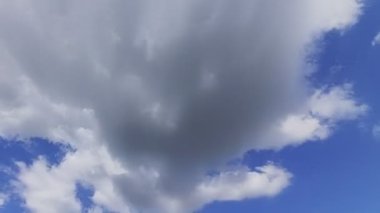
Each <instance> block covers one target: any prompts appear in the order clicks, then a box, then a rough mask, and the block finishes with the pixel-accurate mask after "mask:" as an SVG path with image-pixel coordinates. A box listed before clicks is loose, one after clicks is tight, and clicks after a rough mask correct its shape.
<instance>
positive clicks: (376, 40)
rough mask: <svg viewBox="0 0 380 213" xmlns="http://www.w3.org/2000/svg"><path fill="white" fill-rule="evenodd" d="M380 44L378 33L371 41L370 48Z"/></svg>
mask: <svg viewBox="0 0 380 213" xmlns="http://www.w3.org/2000/svg"><path fill="white" fill-rule="evenodd" d="M378 44H380V33H378V34H377V35H376V36H375V37H374V38H373V40H372V46H376V45H378Z"/></svg>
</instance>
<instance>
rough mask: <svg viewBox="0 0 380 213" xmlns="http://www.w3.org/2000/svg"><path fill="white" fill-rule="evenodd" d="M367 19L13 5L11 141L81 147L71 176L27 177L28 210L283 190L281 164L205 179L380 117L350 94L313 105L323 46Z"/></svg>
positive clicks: (232, 6) (289, 12)
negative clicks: (85, 201) (313, 72)
mask: <svg viewBox="0 0 380 213" xmlns="http://www.w3.org/2000/svg"><path fill="white" fill-rule="evenodd" d="M360 12H361V2H360V1H356V0H335V1H333V2H331V1H329V0H310V1H299V0H290V1H287V2H286V3H285V2H283V1H277V0H236V1H216V0H210V1H203V0H194V1H186V0H179V1H171V0H157V1H151V0H140V1H136V2H135V1H118V0H107V1H106V0H94V1H91V2H89V1H74V0H68V1H59V0H41V1H27V0H15V1H1V0H0V23H1V24H2V26H3V27H2V28H1V29H0V47H1V48H0V120H1V122H0V135H2V136H4V137H13V136H15V135H18V137H20V138H28V137H31V136H40V137H47V138H50V139H52V140H57V141H60V142H65V143H70V144H71V145H72V146H73V147H74V148H76V149H77V150H78V151H77V152H76V153H75V154H70V155H69V156H68V157H67V158H66V159H65V160H64V161H63V162H62V163H61V164H60V165H59V166H57V167H53V168H49V167H48V166H47V165H46V163H44V161H43V160H42V159H41V160H38V161H36V162H35V163H34V164H33V166H31V167H25V166H21V168H22V169H21V173H20V175H19V182H20V184H21V185H20V186H22V187H21V188H20V190H21V191H20V193H21V194H22V195H23V197H24V198H25V200H26V205H27V207H29V208H30V209H31V210H33V211H36V212H52V211H53V212H54V211H59V210H65V212H68V211H73V212H75V211H78V209H79V208H80V203H79V201H78V200H76V199H75V184H74V183H75V182H76V181H78V180H81V181H85V182H88V183H89V184H92V185H93V186H94V187H95V194H94V196H93V200H94V202H95V203H96V204H97V206H99V207H101V206H105V207H107V208H110V209H111V210H120V209H123V211H126V210H125V209H129V208H130V209H134V208H137V209H139V208H144V207H145V208H155V209H158V210H157V211H160V210H161V211H162V212H165V210H167V211H166V212H168V211H173V212H183V211H185V210H184V209H181V208H185V207H186V208H187V209H192V208H199V207H200V206H201V205H202V204H204V203H207V202H211V201H212V200H238V199H244V198H249V197H258V196H269V195H271V196H272V195H275V194H278V193H280V192H281V190H282V189H283V188H284V187H286V186H287V185H288V183H289V178H290V174H289V173H288V172H286V171H285V170H284V169H282V168H278V167H275V166H273V165H268V166H264V167H262V168H259V171H241V170H238V171H233V172H232V173H222V174H221V175H220V176H217V177H214V179H211V180H209V182H207V181H206V182H203V181H200V180H204V173H205V172H206V171H208V170H209V169H210V168H214V167H217V166H220V165H221V164H223V163H224V162H225V161H227V160H228V159H230V158H232V157H236V156H237V155H239V154H241V153H242V152H244V151H247V150H248V149H252V148H260V147H264V148H281V147H284V146H287V145H291V144H294V143H297V144H300V143H302V142H304V141H305V140H315V139H323V138H325V137H327V136H328V134H329V133H330V131H331V129H330V128H331V126H333V125H335V124H336V122H338V121H341V120H347V119H355V118H357V117H358V116H359V115H361V114H362V113H364V112H365V111H366V107H365V106H364V105H360V104H358V103H357V102H355V101H354V98H353V97H352V93H350V92H347V91H350V90H349V89H347V88H345V87H334V88H332V89H330V90H328V91H327V92H326V91H325V90H318V91H317V92H316V93H315V94H314V96H312V98H311V99H310V100H308V99H307V95H306V94H307V91H308V89H309V88H307V87H306V86H305V85H307V84H306V83H305V81H306V80H305V78H304V76H305V75H307V74H308V73H309V72H308V70H305V68H307V67H308V66H309V65H308V64H307V62H306V60H305V59H306V58H307V57H308V56H309V54H312V53H313V48H311V46H313V45H315V44H314V41H315V40H316V39H318V38H320V36H321V35H322V34H323V33H325V32H327V31H330V30H345V29H346V28H347V27H349V26H351V25H352V24H354V23H355V22H356V21H357V18H358V16H359V15H360ZM300 17H302V18H300ZM289 26H292V27H291V29H289ZM304 105H306V107H305V108H306V109H303V110H301V112H300V113H298V111H297V110H298V109H299V107H298V106H304ZM295 111H296V113H294V112H295ZM278 121H283V123H281V122H278ZM278 123H280V125H277V124H278ZM267 129H269V130H270V131H269V133H268V132H267ZM273 129H275V130H273ZM294 130H297V132H295V131H294ZM273 131H275V133H276V134H274V135H275V136H276V140H259V139H262V138H264V139H265V138H268V134H269V135H272V133H273ZM264 133H268V134H264ZM281 134H282V135H286V137H285V138H287V139H288V140H284V139H282V140H277V139H278V138H277V137H278V136H279V135H281ZM251 135H255V137H253V140H252V138H250V140H246V138H247V136H251ZM103 146H105V147H103ZM115 164H116V165H118V166H115ZM119 167H120V168H119ZM121 171H122V172H121ZM235 178H237V180H239V182H234V181H233V180H235ZM239 178H241V179H239ZM40 179H41V180H44V182H46V184H45V183H44V182H41V181H39V180H40ZM251 184H252V185H251ZM46 186H48V187H46ZM232 186H235V187H237V189H239V190H235V189H233V188H232ZM136 187H137V188H136ZM126 189H128V190H126ZM132 189H135V190H132ZM224 189H225V190H228V191H230V192H231V193H232V194H229V195H226V194H224V193H222V190H224ZM52 190H55V191H54V193H53V192H52ZM197 190H198V191H197ZM147 192H149V193H147ZM150 192H152V193H150ZM52 193H53V194H54V195H53V196H50V195H51V194H52ZM188 194H191V195H192V196H194V197H192V198H191V197H188V196H187V195H188ZM60 206H65V207H66V208H60ZM58 207H59V208H58ZM178 208H179V209H178ZM93 210H94V211H99V208H97V207H95V208H94V209H93ZM174 210H175V211H174Z"/></svg>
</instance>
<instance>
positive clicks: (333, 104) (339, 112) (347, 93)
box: [309, 84, 368, 120]
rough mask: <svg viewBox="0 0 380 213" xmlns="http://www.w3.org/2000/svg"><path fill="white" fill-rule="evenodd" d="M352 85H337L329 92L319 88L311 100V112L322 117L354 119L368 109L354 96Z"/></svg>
mask: <svg viewBox="0 0 380 213" xmlns="http://www.w3.org/2000/svg"><path fill="white" fill-rule="evenodd" d="M353 97H354V96H353V91H352V85H350V84H345V85H343V86H335V87H332V88H330V89H329V91H328V92H324V91H323V90H317V91H316V92H315V93H314V95H313V96H312V97H311V98H310V100H309V108H310V113H311V114H313V115H315V116H317V117H320V118H322V119H330V120H352V119H356V118H357V117H358V116H361V115H363V114H364V113H365V112H367V110H368V106H367V105H365V104H359V103H358V102H357V101H356V100H355V99H354V98H353Z"/></svg>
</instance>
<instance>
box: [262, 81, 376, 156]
mask: <svg viewBox="0 0 380 213" xmlns="http://www.w3.org/2000/svg"><path fill="white" fill-rule="evenodd" d="M368 108H369V107H368V106H367V105H366V104H362V103H360V102H358V101H357V100H356V99H355V97H354V94H353V90H352V85H350V84H344V85H341V86H333V87H330V88H325V89H316V90H315V91H314V92H313V94H312V95H311V96H310V97H309V99H308V101H306V102H305V105H304V106H303V107H301V110H300V111H299V112H296V113H290V114H288V115H287V116H285V118H283V119H281V120H280V122H279V124H278V125H274V126H273V128H271V129H270V130H269V132H265V133H264V138H261V139H260V140H261V141H263V143H259V144H258V146H257V148H259V149H272V148H275V149H280V148H282V147H284V146H288V145H299V144H302V143H305V142H307V141H318V140H324V139H326V138H327V137H329V136H330V135H331V134H332V133H333V130H334V127H335V126H336V125H337V124H338V123H339V122H342V121H349V120H353V119H357V118H359V117H361V116H363V115H365V114H366V113H367V111H368Z"/></svg>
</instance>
